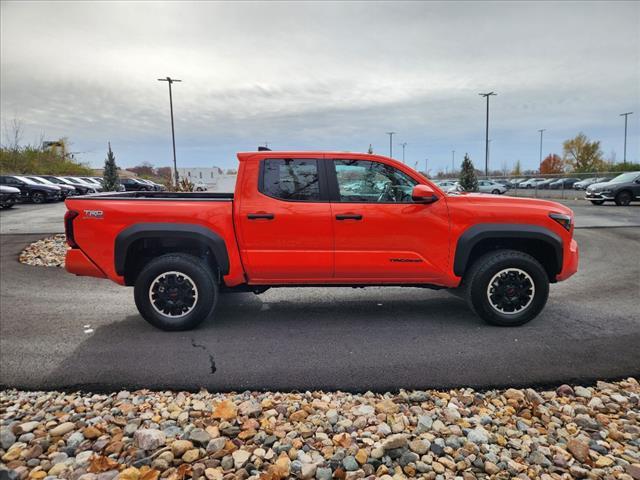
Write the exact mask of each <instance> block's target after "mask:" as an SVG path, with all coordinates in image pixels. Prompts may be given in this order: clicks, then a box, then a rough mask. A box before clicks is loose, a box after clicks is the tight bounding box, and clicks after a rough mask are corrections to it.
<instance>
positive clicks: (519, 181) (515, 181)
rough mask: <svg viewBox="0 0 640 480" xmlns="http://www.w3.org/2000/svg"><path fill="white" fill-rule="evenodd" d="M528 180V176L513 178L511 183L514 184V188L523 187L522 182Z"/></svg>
mask: <svg viewBox="0 0 640 480" xmlns="http://www.w3.org/2000/svg"><path fill="white" fill-rule="evenodd" d="M527 180H529V179H528V178H514V179H513V180H511V185H513V188H522V187H521V184H522V183H523V182H526V181H527Z"/></svg>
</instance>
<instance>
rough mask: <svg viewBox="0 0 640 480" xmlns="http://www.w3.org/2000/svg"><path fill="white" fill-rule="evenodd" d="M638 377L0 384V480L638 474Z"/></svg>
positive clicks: (627, 479)
mask: <svg viewBox="0 0 640 480" xmlns="http://www.w3.org/2000/svg"><path fill="white" fill-rule="evenodd" d="M639 413H640V387H639V385H638V382H637V381H636V380H635V379H633V378H629V379H627V380H624V381H620V382H616V383H607V382H598V383H597V385H596V386H595V387H580V386H578V387H573V388H572V387H570V386H568V385H562V386H561V387H559V388H558V389H557V390H555V391H553V390H552V391H536V390H533V389H522V390H519V389H508V390H491V391H487V392H485V393H479V392H477V391H474V390H471V389H459V390H451V391H446V392H441V391H432V390H430V391H400V392H398V393H395V394H391V393H387V394H373V393H370V392H367V393H364V394H361V395H359V394H350V393H343V392H336V393H323V392H304V393H258V392H244V393H229V394H217V393H208V392H206V391H201V392H199V393H186V392H179V393H173V392H151V391H146V390H140V391H136V392H128V391H121V392H119V393H113V394H111V395H105V394H83V393H60V392H25V391H16V390H5V391H2V392H0V422H1V431H0V458H1V461H2V466H1V467H0V478H1V479H26V478H28V479H34V480H35V479H47V480H50V479H51V480H52V479H54V478H64V479H72V480H112V479H115V478H121V479H124V480H155V479H158V478H167V479H170V480H182V479H184V478H194V479H202V480H205V479H206V480H217V479H247V478H252V479H284V478H302V479H313V478H316V479H319V480H329V479H331V478H338V479H360V478H383V479H391V478H396V479H398V478H428V479H448V478H455V479H463V480H468V479H474V478H495V479H508V478H522V479H528V478H529V479H535V478H540V479H544V480H548V479H569V478H593V479H595V478H598V479H600V478H602V479H620V480H633V479H635V480H637V479H640V426H639V424H640V422H639V420H640V415H639Z"/></svg>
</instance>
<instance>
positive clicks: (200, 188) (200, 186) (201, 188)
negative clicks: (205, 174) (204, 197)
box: [193, 180, 208, 192]
mask: <svg viewBox="0 0 640 480" xmlns="http://www.w3.org/2000/svg"><path fill="white" fill-rule="evenodd" d="M193 189H194V190H195V191H196V192H206V191H207V190H208V188H207V184H206V183H204V182H203V181H202V180H200V181H198V182H196V183H195V184H194V186H193Z"/></svg>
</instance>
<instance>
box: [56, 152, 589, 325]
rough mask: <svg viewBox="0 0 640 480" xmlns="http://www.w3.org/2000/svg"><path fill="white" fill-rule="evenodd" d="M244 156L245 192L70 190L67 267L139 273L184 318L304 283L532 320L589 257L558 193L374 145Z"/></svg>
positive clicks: (80, 271)
mask: <svg viewBox="0 0 640 480" xmlns="http://www.w3.org/2000/svg"><path fill="white" fill-rule="evenodd" d="M238 160H239V170H238V178H237V182H236V186H235V193H228V194H227V193H210V192H194V193H178V192H143V191H136V192H122V193H103V194H98V195H91V196H80V197H74V198H69V199H67V200H66V206H67V212H66V214H65V230H66V237H67V242H68V244H69V246H70V247H71V248H70V249H69V250H68V252H67V257H66V269H67V271H69V272H71V273H74V274H76V275H85V276H92V277H98V278H108V279H110V280H112V281H114V282H116V283H118V284H120V285H124V286H132V287H133V292H134V299H135V303H136V306H137V308H138V310H139V312H140V314H141V315H142V317H143V318H144V319H146V320H147V321H148V322H149V323H151V324H152V325H154V326H156V327H158V328H161V329H164V330H185V329H190V328H193V327H195V326H197V325H198V324H200V323H201V322H202V321H203V320H205V319H207V318H210V317H214V316H215V310H216V303H217V301H218V297H219V296H220V295H221V294H223V293H225V292H231V291H248V292H254V293H262V292H264V291H265V290H267V289H268V288H272V287H301V286H336V287H338V286H339V287H363V286H410V287H425V288H432V289H442V288H446V289H451V290H452V291H453V292H454V293H456V294H458V295H459V296H462V297H463V298H465V299H466V301H467V302H468V305H469V307H470V308H471V310H472V311H474V312H475V313H477V314H478V315H479V316H480V317H482V318H483V319H484V320H486V321H487V322H488V323H490V324H494V325H502V326H514V325H521V324H523V323H525V322H528V321H529V320H531V319H533V318H534V317H536V316H537V315H538V314H539V313H540V312H541V310H542V309H543V308H544V306H545V303H546V302H547V297H548V294H549V284H550V283H555V282H557V281H560V280H565V279H567V278H568V277H570V276H571V275H573V274H574V273H575V272H576V270H577V268H578V246H577V244H576V241H575V240H574V238H573V230H574V218H573V212H572V211H571V210H570V209H569V208H567V207H565V206H563V205H560V204H558V203H554V202H549V201H544V200H538V199H524V198H511V197H498V196H495V195H484V194H474V193H453V194H445V193H444V192H443V191H442V190H441V189H440V188H438V187H437V186H436V185H435V184H434V183H433V182H431V181H430V180H429V179H427V178H426V177H425V176H423V175H421V174H420V173H418V172H416V171H415V170H412V169H411V168H409V167H408V166H406V165H404V164H403V163H400V162H397V161H395V160H393V159H391V158H386V157H383V156H378V155H372V154H361V153H344V152H340V153H337V152H275V151H274V152H272V151H258V152H250V153H239V154H238Z"/></svg>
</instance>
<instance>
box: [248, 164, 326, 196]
mask: <svg viewBox="0 0 640 480" xmlns="http://www.w3.org/2000/svg"><path fill="white" fill-rule="evenodd" d="M262 162H263V163H262V175H261V178H260V185H259V188H258V189H259V190H260V192H261V193H263V194H265V195H268V196H269V197H273V198H278V199H281V200H290V201H307V202H313V201H319V200H320V181H319V180H320V179H319V174H318V160H315V159H291V158H289V159H274V158H268V159H265V160H263V161H262Z"/></svg>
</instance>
